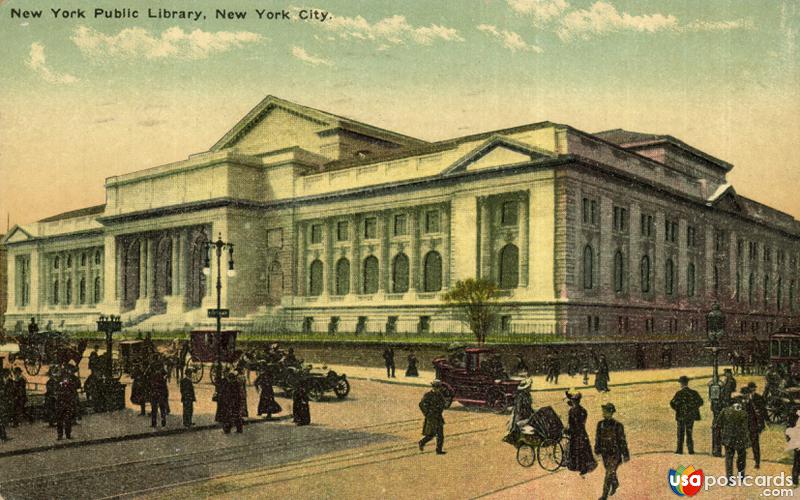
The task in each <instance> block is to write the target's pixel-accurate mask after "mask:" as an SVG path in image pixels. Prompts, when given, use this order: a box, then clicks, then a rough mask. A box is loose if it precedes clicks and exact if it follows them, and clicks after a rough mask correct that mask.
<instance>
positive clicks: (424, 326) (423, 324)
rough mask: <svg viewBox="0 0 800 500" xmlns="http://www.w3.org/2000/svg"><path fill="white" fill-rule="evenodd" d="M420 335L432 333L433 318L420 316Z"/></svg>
mask: <svg viewBox="0 0 800 500" xmlns="http://www.w3.org/2000/svg"><path fill="white" fill-rule="evenodd" d="M417 332H418V333H431V317H430V316H420V317H419V323H418V324H417Z"/></svg>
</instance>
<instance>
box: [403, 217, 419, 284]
mask: <svg viewBox="0 0 800 500" xmlns="http://www.w3.org/2000/svg"><path fill="white" fill-rule="evenodd" d="M418 214H419V211H418V210H411V211H410V212H409V213H408V235H409V245H408V249H406V250H405V254H406V255H407V256H408V291H409V292H410V293H411V294H414V293H415V292H416V291H417V280H416V279H415V278H414V276H416V274H417V252H418V250H417V249H418V248H419V219H418V217H419V215H418ZM412 297H413V295H412Z"/></svg>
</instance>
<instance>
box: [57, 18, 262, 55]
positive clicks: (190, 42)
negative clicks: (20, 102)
mask: <svg viewBox="0 0 800 500" xmlns="http://www.w3.org/2000/svg"><path fill="white" fill-rule="evenodd" d="M261 40H263V37H262V36H261V35H259V34H257V33H252V32H249V31H235V32H231V31H217V32H213V33H212V32H208V31H203V30H200V29H195V30H194V31H192V32H186V31H183V29H182V28H179V27H177V26H175V27H172V28H169V29H167V30H166V31H164V32H163V33H161V34H160V35H158V34H155V35H154V34H152V33H150V31H148V30H146V29H144V28H125V29H123V30H122V31H120V32H119V33H117V34H116V35H107V34H105V33H101V32H99V31H97V30H95V29H93V28H88V27H86V26H80V27H78V28H77V29H76V30H75V33H74V34H73V36H72V41H73V42H74V43H75V45H76V46H77V47H78V48H79V49H80V51H81V52H83V54H84V55H87V56H90V57H95V58H106V57H108V58H111V57H120V58H130V59H133V58H139V57H143V58H145V59H165V58H170V57H171V58H176V59H205V58H207V57H208V56H210V55H212V54H216V53H220V52H227V51H229V50H231V49H234V48H240V47H243V46H244V45H246V44H250V43H257V42H260V41H261Z"/></svg>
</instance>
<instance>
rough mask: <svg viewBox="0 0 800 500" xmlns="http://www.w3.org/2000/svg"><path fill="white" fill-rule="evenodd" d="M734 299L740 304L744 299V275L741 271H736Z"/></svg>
mask: <svg viewBox="0 0 800 500" xmlns="http://www.w3.org/2000/svg"><path fill="white" fill-rule="evenodd" d="M734 297H735V298H736V302H739V301H740V300H741V297H742V275H741V273H739V271H736V291H735V293H734Z"/></svg>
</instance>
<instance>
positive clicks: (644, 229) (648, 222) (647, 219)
mask: <svg viewBox="0 0 800 500" xmlns="http://www.w3.org/2000/svg"><path fill="white" fill-rule="evenodd" d="M639 225H640V227H639V229H640V231H641V233H642V238H647V239H650V238H652V237H653V216H652V215H648V214H642V216H641V218H640V219H639Z"/></svg>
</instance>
